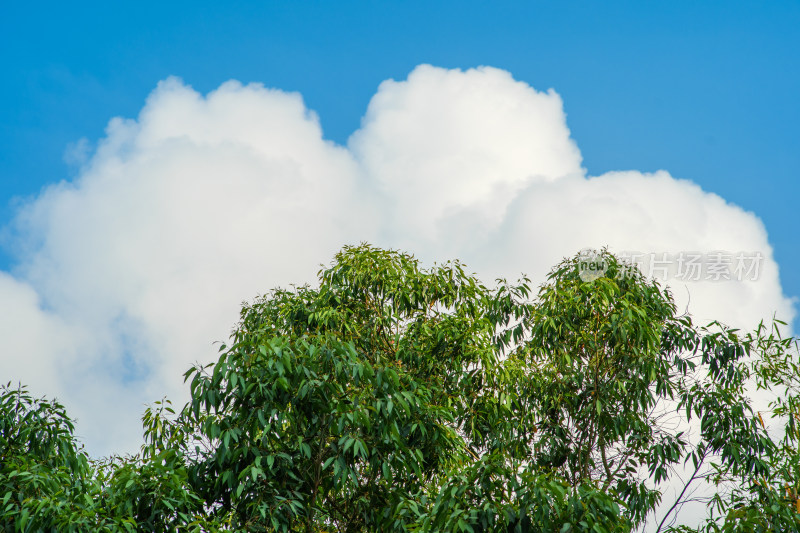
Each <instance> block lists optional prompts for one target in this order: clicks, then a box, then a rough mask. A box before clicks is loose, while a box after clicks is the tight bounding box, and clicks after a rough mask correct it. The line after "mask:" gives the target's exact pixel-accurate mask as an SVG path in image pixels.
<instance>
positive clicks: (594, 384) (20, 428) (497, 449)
mask: <svg viewBox="0 0 800 533" xmlns="http://www.w3.org/2000/svg"><path fill="white" fill-rule="evenodd" d="M598 258H599V259H600V260H601V261H602V262H603V264H604V267H605V268H604V274H603V275H602V276H600V277H598V278H597V279H591V280H589V281H586V280H585V279H584V277H582V276H581V275H580V274H581V272H580V267H581V264H580V261H581V257H580V256H576V257H574V258H569V259H565V260H564V261H562V262H561V263H560V264H559V265H557V266H556V267H555V268H554V269H553V270H552V271H551V273H550V275H549V276H548V279H547V282H546V283H544V284H543V285H542V286H541V287H540V289H539V291H538V293H536V294H534V292H533V289H532V287H531V283H530V281H529V280H528V279H525V278H523V279H521V280H519V281H518V282H515V283H509V282H507V281H505V280H498V281H497V283H496V284H494V285H492V286H486V285H484V284H482V283H481V282H480V281H479V280H478V279H477V278H476V277H475V276H474V275H470V274H468V273H467V272H466V271H465V268H464V266H463V265H462V264H461V263H459V262H457V261H454V262H449V263H445V264H441V265H435V266H433V267H431V268H427V269H426V268H422V267H421V266H420V264H419V262H418V261H417V260H416V259H414V258H413V257H412V256H410V255H407V254H403V253H399V252H394V251H387V250H382V249H378V248H374V247H371V246H368V245H361V246H358V247H346V248H344V249H343V250H342V251H341V252H340V253H339V254H337V256H336V258H335V261H334V262H333V264H332V265H331V266H330V267H329V268H326V269H324V270H322V271H321V272H320V280H319V281H320V282H319V286H318V287H314V288H312V287H308V286H305V287H299V288H294V289H292V290H275V291H272V292H270V293H268V294H267V295H265V296H262V297H260V298H258V299H256V300H255V301H254V302H252V303H250V304H246V305H244V307H243V309H242V312H241V319H240V322H239V324H238V326H237V328H236V329H235V331H234V333H233V335H232V337H231V340H230V343H229V344H228V345H223V346H222V347H221V349H220V356H219V360H218V361H216V362H215V363H213V364H210V365H206V366H196V367H194V368H192V369H190V370H189V371H188V372H187V373H186V374H185V378H186V380H187V382H188V383H189V386H190V391H191V400H190V401H189V402H188V403H187V404H186V405H185V406H184V407H183V408H182V409H181V410H180V411H178V412H175V411H174V410H173V409H172V407H171V405H170V403H169V402H168V401H162V402H156V404H155V405H154V406H153V407H151V408H149V409H147V411H146V412H145V415H144V417H143V421H144V429H145V445H144V446H143V447H142V451H141V453H140V454H138V455H137V456H134V457H113V458H108V459H104V460H100V461H96V460H91V459H90V458H88V457H87V456H86V455H85V453H83V452H82V451H81V448H80V446H79V445H78V444H77V443H76V441H75V439H74V437H73V433H72V431H73V426H72V422H71V421H70V419H69V418H68V416H67V414H66V413H65V412H64V409H63V407H62V406H61V405H59V404H58V403H57V402H54V401H48V400H44V399H34V398H32V397H30V396H29V395H28V394H27V392H26V391H25V389H24V388H21V387H18V388H11V387H10V386H5V387H4V388H2V389H0V525H2V527H3V528H4V529H6V530H9V531H42V530H44V531H47V530H59V531H68V530H76V531H78V530H81V531H83V530H92V531H95V530H96V531H118V530H126V531H173V530H185V531H281V532H295V531H298V532H300V531H303V532H312V531H314V532H323V531H331V532H332V531H341V532H347V533H349V532H367V531H387V532H388V531H419V532H454V533H455V532H461V531H468V532H473V533H477V532H500V531H502V532H506V531H517V532H551V531H559V532H561V533H566V532H569V531H595V532H598V533H602V532H622V531H632V530H638V529H645V528H649V530H656V529H657V530H660V531H670V530H671V531H684V532H686V531H704V532H705V531H708V532H718V531H726V532H735V531H790V530H798V529H800V501H799V500H798V499H797V494H798V489H800V487H798V485H799V484H800V461H799V460H798V452H797V450H798V446H797V441H798V437H800V434H799V433H798V429H797V426H796V422H797V419H798V417H799V416H800V414H798V413H800V409H798V407H799V406H798V401H797V394H798V386H799V385H800V379H799V378H798V366H797V365H798V359H797V350H796V347H797V346H796V343H795V341H794V339H791V338H782V337H781V336H780V333H779V331H778V329H777V328H776V327H773V328H771V329H769V328H767V327H765V326H763V325H762V326H760V327H759V329H758V330H757V331H755V332H752V333H741V332H738V331H736V330H731V329H728V328H726V327H724V326H722V325H720V324H717V323H714V324H711V325H709V326H707V327H698V326H696V325H694V324H693V323H692V321H691V318H690V317H688V316H684V315H678V313H677V310H676V307H675V304H674V302H673V300H672V298H671V296H670V294H669V292H668V291H666V290H665V289H664V288H662V287H661V286H660V285H659V284H658V283H656V282H654V281H651V280H648V279H646V278H645V277H643V276H642V275H641V273H639V272H638V271H637V270H636V269H632V268H630V267H629V266H628V265H626V264H625V263H623V262H621V261H620V260H618V259H617V258H616V257H614V256H613V255H612V254H610V253H608V252H606V251H601V252H599V255H598ZM748 387H749V389H748ZM778 387H780V388H783V389H784V392H785V394H783V395H782V396H781V397H780V398H779V399H778V400H775V401H774V402H773V403H772V404H771V409H772V414H773V416H774V419H773V420H774V424H778V425H779V426H780V427H779V428H778V429H779V430H780V431H778V432H777V434H778V436H776V435H775V434H774V433H775V432H774V431H773V432H772V433H771V432H768V431H767V425H766V423H765V420H764V417H763V416H762V414H761V413H758V412H755V411H754V410H753V408H752V402H751V399H750V396H749V394H748V390H751V389H753V388H759V389H775V388H778ZM681 473H688V475H687V476H685V477H684V479H685V480H688V483H687V484H686V485H685V486H684V485H683V484H680V483H679V482H680V479H679V477H678V475H679V474H681ZM697 485H704V486H705V487H706V488H707V489H708V490H709V492H708V496H707V498H706V501H707V504H708V511H709V516H708V518H707V519H706V520H705V521H703V522H702V523H701V524H699V525H698V526H697V527H696V528H695V529H690V528H688V527H686V526H672V525H671V524H672V523H673V520H674V518H675V515H676V512H677V511H678V510H679V509H680V507H681V505H682V504H683V503H685V501H687V500H688V499H689V496H688V495H690V494H691V493H692V490H691V489H692V488H693V487H694V486H697ZM670 486H672V487H674V486H677V487H678V494H677V498H675V499H674V502H673V503H674V504H672V505H671V504H670V502H669V501H666V500H665V497H666V496H665V494H669V491H667V490H666V489H667V487H670Z"/></svg>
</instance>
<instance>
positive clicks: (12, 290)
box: [0, 66, 792, 453]
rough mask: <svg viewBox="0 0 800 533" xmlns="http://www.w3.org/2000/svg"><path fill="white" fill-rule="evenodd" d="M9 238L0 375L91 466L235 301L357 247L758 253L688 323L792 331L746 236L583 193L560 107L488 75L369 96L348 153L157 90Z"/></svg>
mask: <svg viewBox="0 0 800 533" xmlns="http://www.w3.org/2000/svg"><path fill="white" fill-rule="evenodd" d="M13 233H14V235H15V238H16V241H15V242H16V250H17V254H18V264H17V265H16V267H15V269H14V271H13V275H12V274H9V273H0V334H2V337H3V339H4V342H5V344H6V348H7V347H9V346H10V347H11V349H4V351H3V356H2V358H0V375H2V376H4V379H5V380H9V379H13V380H15V381H16V380H21V381H23V382H25V383H28V384H30V385H31V387H32V388H33V391H34V392H35V393H37V394H48V395H53V394H56V395H58V396H59V397H60V398H61V399H62V400H63V401H64V402H65V403H67V405H68V407H69V409H70V411H71V412H72V413H74V414H75V415H76V416H77V417H78V418H79V424H78V431H79V433H80V434H81V435H83V436H84V437H85V440H86V442H87V443H88V447H89V449H90V451H92V452H95V453H106V452H111V451H132V450H134V449H135V448H136V447H137V446H138V444H139V439H140V426H139V424H138V418H139V416H140V415H141V412H142V408H143V404H145V403H149V402H152V401H153V400H156V399H158V398H160V397H161V396H162V395H164V394H167V395H169V396H170V397H171V398H173V400H175V401H176V402H182V401H183V400H185V394H186V391H185V389H184V388H183V386H182V378H181V374H182V373H183V372H184V371H185V370H186V369H187V368H188V367H189V366H190V365H191V364H192V363H193V362H194V361H208V360H211V359H212V358H213V357H214V354H215V351H216V350H215V348H214V346H213V345H212V342H214V341H218V340H224V339H225V338H226V337H227V335H228V333H229V332H230V329H231V328H232V326H233V325H234V323H235V321H236V318H237V311H238V306H239V303H240V302H241V301H242V300H245V299H250V298H252V297H253V296H255V295H256V294H258V293H263V292H265V291H267V290H269V289H270V288H273V287H275V286H285V285H288V284H290V283H304V282H313V280H314V276H315V273H316V271H317V269H318V268H319V265H320V263H323V262H328V261H329V260H330V258H331V257H332V255H333V254H334V253H335V251H336V250H337V249H339V248H340V247H341V246H342V245H343V244H348V243H357V242H359V241H362V240H367V241H370V242H373V243H375V244H378V245H383V246H394V247H401V248H403V249H406V250H408V251H411V252H414V253H417V254H418V255H419V256H421V257H422V258H424V259H425V260H426V261H433V260H444V259H448V258H451V257H459V258H462V259H464V260H466V262H467V263H468V264H469V265H470V266H471V267H473V268H474V269H476V270H477V271H478V272H479V273H480V274H481V275H482V276H484V277H485V278H487V279H493V278H494V277H496V276H507V277H516V276H517V275H519V273H520V272H526V273H528V274H529V275H531V276H533V279H534V280H536V281H541V280H542V279H543V275H544V274H545V273H546V272H547V270H548V269H549V268H550V267H551V266H552V265H554V264H555V263H557V262H558V261H559V260H560V259H561V257H563V256H568V255H572V254H574V253H575V252H576V251H577V250H579V249H581V248H584V247H587V246H591V247H601V246H604V245H608V246H609V247H610V248H611V249H612V251H613V250H618V251H621V250H638V251H641V252H651V251H652V252H678V251H703V252H709V251H714V250H727V251H731V252H737V251H745V252H760V253H761V254H762V256H763V261H762V262H761V264H760V272H759V278H758V280H757V281H743V282H739V281H729V282H718V283H710V282H709V283H691V284H688V290H689V291H691V304H690V310H692V312H694V313H695V314H696V315H698V316H699V317H701V318H705V317H708V318H710V317H715V318H720V319H722V320H724V321H727V322H729V323H731V324H734V325H738V326H744V327H750V326H752V325H753V324H754V323H756V322H757V321H758V320H759V319H760V318H762V317H770V316H771V315H772V314H773V313H774V312H777V313H778V315H779V316H781V317H785V318H792V307H791V304H790V302H789V301H788V300H787V299H786V298H785V297H784V296H783V294H782V291H781V287H780V283H779V279H778V267H777V265H776V263H775V261H774V260H773V258H772V252H771V248H770V246H769V243H768V241H767V235H766V232H765V230H764V227H763V225H762V224H761V222H760V221H759V220H758V218H757V217H756V216H755V215H753V214H751V213H746V212H744V211H742V210H741V209H739V208H738V207H736V206H733V205H731V204H728V203H726V202H725V201H724V200H723V199H721V198H720V197H718V196H716V195H713V194H709V193H707V192H704V191H702V190H701V189H700V188H699V187H697V186H696V185H694V184H692V183H690V182H687V181H681V180H676V179H674V178H672V177H670V176H669V174H667V173H665V172H658V173H655V174H652V175H650V174H642V173H639V172H635V171H631V172H615V173H609V174H606V175H603V176H598V177H588V176H586V174H585V171H584V170H583V169H582V168H581V156H580V152H579V150H578V148H577V146H576V145H575V143H574V141H573V140H572V139H571V138H570V134H569V130H568V128H567V125H566V119H565V115H564V111H563V106H562V102H561V99H560V97H559V96H558V95H557V94H556V93H555V92H553V91H552V90H551V91H548V92H537V91H535V90H534V89H533V88H531V87H530V86H528V85H526V84H524V83H521V82H518V81H515V80H514V79H513V78H512V77H511V75H510V74H508V73H507V72H504V71H501V70H497V69H492V68H480V69H474V70H468V71H458V70H445V69H439V68H434V67H431V66H420V67H418V68H417V69H415V70H414V71H413V72H412V73H411V74H410V75H409V77H408V79H407V80H405V81H401V82H397V81H386V82H384V83H383V84H381V86H380V87H379V89H378V91H377V93H376V95H375V96H374V98H373V99H372V101H371V103H370V105H369V108H368V110H367V113H366V115H365V117H364V120H363V123H362V127H361V128H360V129H359V130H358V131H357V132H355V133H354V134H353V136H352V137H351V139H350V141H349V143H348V145H347V146H339V145H336V144H334V143H332V142H329V141H326V140H325V139H324V138H323V136H322V130H321V127H320V124H319V120H318V118H317V117H316V115H315V114H313V113H312V112H310V111H309V110H308V109H307V108H306V107H305V106H304V104H303V101H302V98H301V97H300V95H297V94H292V93H286V92H282V91H278V90H273V89H267V88H264V87H263V86H260V85H256V84H252V85H247V86H242V85H241V84H239V83H236V82H228V83H225V84H223V85H222V86H221V87H220V88H219V89H217V90H216V91H214V92H212V93H210V94H208V95H206V96H202V95H200V94H198V93H197V92H195V91H194V90H192V89H191V88H190V87H188V86H186V85H184V84H183V83H182V82H180V81H179V80H177V79H169V80H166V81H164V82H162V83H160V84H159V85H158V87H157V88H156V89H155V90H154V91H153V93H152V94H151V95H150V97H149V98H148V100H147V102H146V104H145V106H144V108H143V109H142V111H141V113H140V114H139V117H138V118H137V119H136V120H123V119H118V118H117V119H113V120H112V121H111V122H110V123H109V126H108V129H107V132H106V136H105V138H104V139H103V140H101V141H100V142H99V143H98V146H97V149H96V151H95V153H94V154H92V155H91V157H90V158H89V159H88V160H87V161H86V162H85V164H84V166H83V167H82V169H81V171H80V173H79V176H78V178H77V179H75V180H74V181H72V182H64V183H60V184H57V185H53V186H51V187H50V188H48V189H47V190H46V191H45V192H43V193H42V194H41V195H40V196H39V197H38V198H36V199H34V200H32V201H31V202H30V203H28V204H27V205H26V206H24V208H22V209H21V210H20V212H19V214H18V216H17V218H16V220H15V222H14V227H13ZM672 284H673V287H674V289H675V294H676V297H677V298H678V299H679V300H681V301H682V302H685V301H686V293H687V289H686V288H684V287H683V286H681V285H680V284H677V283H675V282H672Z"/></svg>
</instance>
